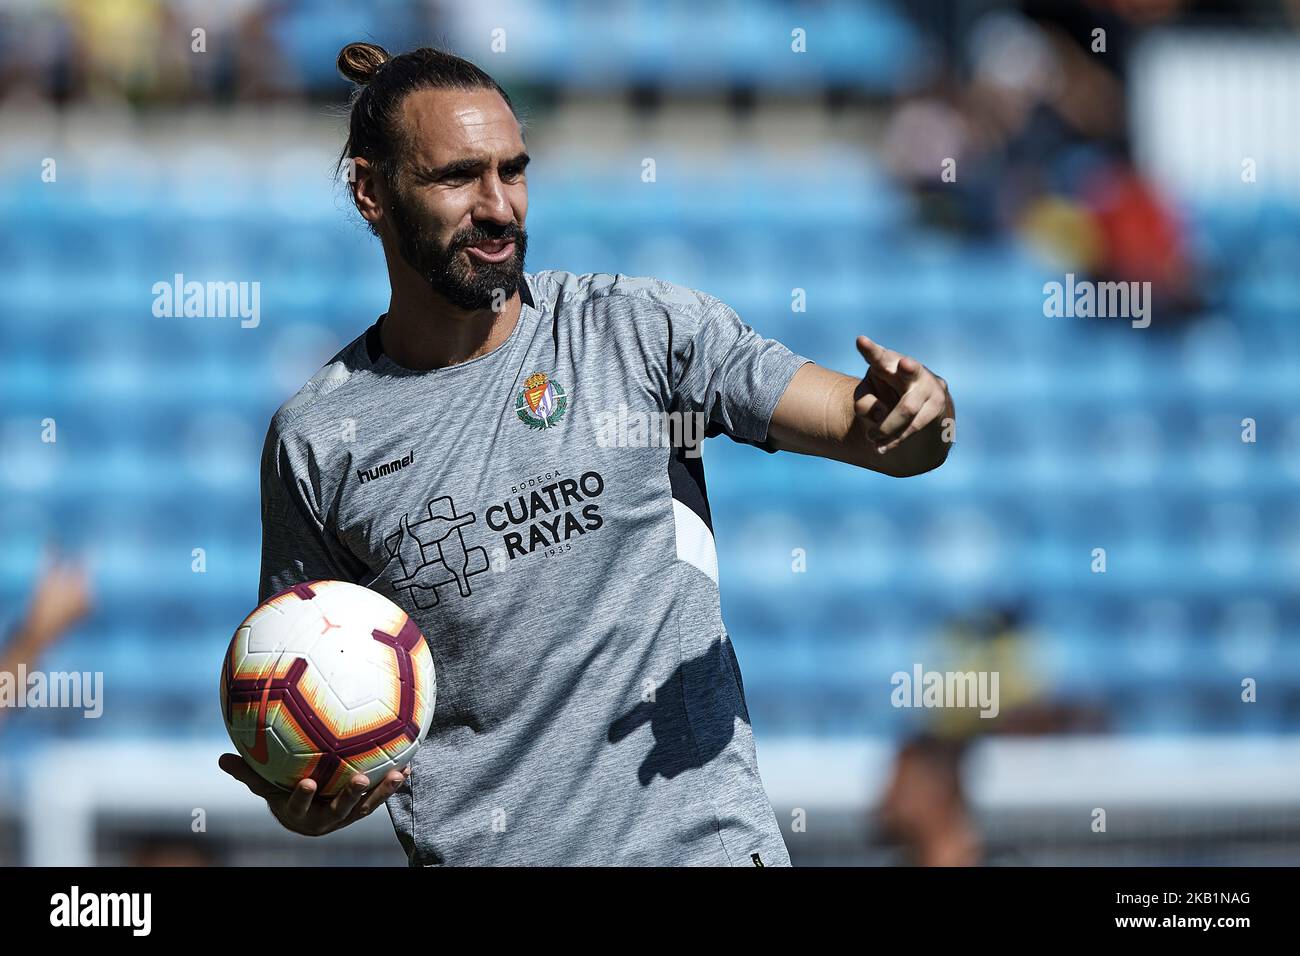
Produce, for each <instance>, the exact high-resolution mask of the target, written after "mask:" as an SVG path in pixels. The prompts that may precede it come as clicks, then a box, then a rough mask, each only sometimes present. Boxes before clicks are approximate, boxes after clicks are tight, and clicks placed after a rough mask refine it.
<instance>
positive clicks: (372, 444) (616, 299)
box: [259, 271, 809, 866]
mask: <svg viewBox="0 0 1300 956" xmlns="http://www.w3.org/2000/svg"><path fill="white" fill-rule="evenodd" d="M519 291H520V295H521V298H522V300H523V306H522V310H521V313H520V316H519V322H518V324H517V325H516V327H515V329H514V330H513V332H512V333H511V334H510V337H509V338H508V339H507V340H506V341H505V342H504V343H503V344H502V345H500V346H499V347H498V348H496V349H494V350H493V351H492V352H490V353H488V354H486V355H482V356H480V357H478V358H475V359H472V360H470V361H468V362H464V363H462V364H459V365H453V366H450V367H448V368H442V369H435V370H432V371H413V370H410V369H404V368H402V367H400V366H398V365H397V364H395V363H394V362H393V361H392V360H391V359H390V358H389V357H388V356H387V355H385V354H384V353H383V350H382V348H381V346H380V344H379V343H380V337H379V332H378V330H379V326H380V322H382V321H383V320H382V318H381V319H380V321H379V322H376V323H375V325H374V326H372V327H371V328H370V329H368V330H367V331H366V332H365V333H364V334H362V335H361V336H358V338H357V339H356V340H354V341H353V342H352V343H351V344H349V345H348V346H347V347H346V348H344V349H343V350H342V351H341V352H339V353H338V355H336V356H335V357H334V358H333V359H331V360H330V362H329V363H328V364H326V365H325V366H324V368H322V369H321V370H320V371H319V372H318V373H317V374H316V375H314V376H313V377H312V379H311V380H310V381H309V382H307V384H306V385H304V386H303V388H302V389H301V390H299V392H298V394H297V395H295V396H294V397H293V398H292V399H291V400H289V401H288V402H286V403H285V404H284V405H283V406H281V407H280V409H279V410H278V411H277V412H276V413H275V415H274V417H273V418H272V420H271V425H270V429H269V431H268V433H267V437H266V445H265V448H264V451H263V457H262V528H263V537H262V569H261V581H260V591H259V601H264V600H266V599H267V598H269V597H270V596H272V595H273V594H275V593H277V592H279V591H281V590H284V589H286V588H289V587H291V586H293V585H295V584H299V583H302V582H304V581H310V580H315V579H336V580H343V581H351V582H355V583H360V584H364V585H367V586H369V587H371V588H373V589H374V590H376V591H378V592H380V593H381V594H384V595H386V596H387V597H389V598H391V599H392V600H393V601H395V602H396V603H397V604H398V605H399V606H400V607H402V608H403V609H404V610H406V611H407V613H408V614H410V615H411V617H412V618H413V619H414V620H415V622H416V623H417V624H418V625H419V628H420V630H421V631H422V632H423V633H424V636H425V638H426V639H427V640H428V643H429V646H430V648H431V650H432V651H433V659H434V665H435V667H436V668H437V680H438V696H437V705H436V708H435V713H434V716H433V724H432V726H431V727H430V729H429V733H428V736H427V737H426V738H425V740H424V742H423V744H422V745H421V747H420V749H419V751H418V752H417V753H416V755H415V759H414V763H413V767H412V771H411V776H410V778H409V782H408V784H407V785H405V786H404V787H403V788H402V789H401V790H399V791H398V792H397V793H395V794H394V795H393V796H392V797H391V798H390V799H389V801H388V809H389V813H390V814H391V816H392V820H393V826H394V828H395V829H396V831H397V836H398V839H399V840H400V841H401V844H402V846H403V848H404V849H405V850H406V853H407V856H408V859H409V861H410V864H411V865H412V866H422V865H425V866H427V865H435V864H479V865H496V864H549V865H572V864H651V865H681V864H718V865H728V864H729V865H735V866H755V865H760V864H761V865H781V864H788V863H789V861H790V858H789V854H788V853H787V851H786V847H785V844H784V842H783V840H782V837H781V832H780V829H779V828H778V826H777V822H776V817H775V814H774V813H773V811H772V807H771V804H770V803H769V801H768V799H767V796H766V794H765V793H764V791H763V784H762V781H761V780H760V779H759V775H758V764H757V760H756V757H755V753H754V740H753V736H752V734H751V731H750V725H749V712H748V710H747V708H746V705H745V695H744V688H743V685H742V683H741V678H740V670H739V668H738V666H737V662H736V656H735V654H734V652H733V651H732V649H731V643H730V640H729V638H728V635H727V631H726V627H725V625H724V624H723V621H722V614H721V608H720V605H719V592H718V583H717V580H718V569H717V556H716V552H715V550H714V545H713V532H712V525H711V520H710V516H709V506H708V499H707V497H706V493H705V483H704V470H703V462H702V459H701V458H700V457H699V451H700V448H699V447H698V445H697V446H696V448H695V449H694V451H691V450H690V449H689V448H687V447H685V443H684V442H682V441H680V437H679V440H678V442H677V445H676V447H671V446H670V441H671V438H672V437H673V436H674V435H678V436H680V433H679V432H676V431H675V430H674V428H673V425H674V422H673V420H672V419H671V418H668V419H665V416H664V413H677V414H680V413H697V415H696V417H695V418H694V419H691V420H693V421H695V422H696V423H699V422H703V423H705V424H706V425H707V428H706V429H705V430H704V434H706V435H715V434H726V435H728V436H730V437H732V438H733V439H735V440H737V441H741V442H745V443H748V444H752V445H756V446H757V447H759V448H762V449H763V450H765V451H771V450H772V449H771V448H770V446H768V445H767V444H766V442H767V429H768V423H769V421H770V419H771V416H772V410H773V409H774V408H775V407H776V404H777V401H778V400H779V399H780V397H781V394H782V393H783V392H784V391H785V388H786V386H787V385H788V384H789V382H790V379H791V377H792V376H793V375H794V373H795V370H796V369H797V368H798V367H799V366H800V365H801V364H803V363H804V362H806V361H809V360H808V359H806V358H803V357H802V356H799V355H796V354H794V353H793V352H791V351H790V350H789V349H788V348H786V347H785V346H784V345H782V344H781V343H780V342H777V341H774V340H772V339H765V338H762V337H760V336H759V335H758V334H756V333H755V332H754V330H753V329H751V328H750V327H749V326H748V325H746V324H745V323H743V322H742V321H741V320H740V318H739V317H738V316H737V315H736V313H735V312H734V311H733V310H732V309H731V308H729V307H728V306H727V305H726V304H725V303H723V302H721V301H719V300H718V299H716V298H714V297H712V296H710V295H707V294H704V293H701V292H696V291H693V290H691V289H686V288H682V287H680V286H676V285H673V284H671V283H668V282H663V281H660V280H657V279H648V278H632V277H628V276H623V275H608V274H596V275H574V274H572V273H568V272H561V271H548V272H538V273H535V274H531V273H530V274H527V275H526V276H525V278H524V282H523V283H522V284H521V286H520V290H519ZM665 424H666V425H667V426H668V427H663V426H665ZM687 434H688V435H689V432H688V433H687Z"/></svg>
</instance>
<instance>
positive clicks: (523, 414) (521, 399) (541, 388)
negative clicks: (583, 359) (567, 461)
mask: <svg viewBox="0 0 1300 956" xmlns="http://www.w3.org/2000/svg"><path fill="white" fill-rule="evenodd" d="M568 407H569V396H568V395H567V394H566V393H565V391H564V386H563V385H561V384H560V383H559V382H557V381H555V380H554V379H551V378H547V376H546V373H545V372H534V373H533V374H532V375H530V376H528V378H527V379H525V380H524V384H523V385H522V386H521V387H520V389H519V396H518V397H517V398H516V399H515V414H516V415H518V416H519V420H520V421H521V422H523V423H524V424H525V425H527V426H528V427H529V428H552V427H554V426H555V425H556V424H558V423H559V421H560V419H561V418H563V417H564V412H565V409H567V408H568Z"/></svg>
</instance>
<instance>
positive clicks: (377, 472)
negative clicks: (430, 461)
mask: <svg viewBox="0 0 1300 956" xmlns="http://www.w3.org/2000/svg"><path fill="white" fill-rule="evenodd" d="M413 461H415V449H414V448H412V449H411V451H410V453H409V454H408V455H407V456H406V457H405V458H394V459H393V460H392V461H390V462H386V463H384V464H382V465H379V466H378V467H376V468H358V469H357V477H358V478H360V479H361V484H363V485H364V484H365V483H366V482H367V481H374V480H375V479H376V478H382V477H384V475H391V474H392V473H393V472H395V471H397V470H398V469H401V468H405V467H406V466H407V465H409V464H410V463H411V462H413Z"/></svg>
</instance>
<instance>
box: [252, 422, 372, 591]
mask: <svg viewBox="0 0 1300 956" xmlns="http://www.w3.org/2000/svg"><path fill="white" fill-rule="evenodd" d="M310 465H311V459H310V453H309V452H308V451H307V450H306V449H304V448H302V447H300V445H299V443H298V442H297V441H295V440H293V439H291V438H290V439H287V440H286V438H285V437H283V436H282V435H281V433H280V429H279V428H278V427H277V423H276V421H274V420H273V421H272V423H271V427H270V429H268V431H267V435H266V442H265V444H264V445H263V448H262V466H261V475H262V478H261V486H262V567H261V573H260V575H259V578H258V590H257V601H258V603H259V604H260V603H262V602H263V601H265V600H266V599H267V598H269V597H271V596H273V595H275V594H278V593H279V592H280V591H283V590H285V589H286V588H291V587H293V586H294V585H295V584H302V583H303V582H305V581H321V580H333V581H353V582H359V581H362V580H364V578H365V575H366V569H365V567H364V566H363V564H362V562H360V561H358V560H357V559H356V557H355V556H354V555H352V554H351V552H349V551H348V550H347V549H346V548H345V547H344V546H343V545H342V544H341V543H340V542H339V541H338V539H337V537H335V535H334V533H333V532H332V531H331V530H330V529H329V528H328V527H327V525H326V523H325V519H324V515H323V512H322V510H321V508H320V507H319V505H318V504H317V501H316V493H315V490H316V489H315V486H314V483H313V482H312V481H311V480H310V477H311V470H312V469H311V468H310Z"/></svg>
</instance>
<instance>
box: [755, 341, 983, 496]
mask: <svg viewBox="0 0 1300 956" xmlns="http://www.w3.org/2000/svg"><path fill="white" fill-rule="evenodd" d="M857 346H858V351H859V352H860V353H861V354H862V357H863V358H864V359H866V361H867V371H866V374H864V375H863V377H862V378H861V379H860V380H859V379H855V378H853V377H852V376H849V375H844V374H842V373H840V372H835V371H832V370H830V369H827V368H823V367H822V366H820V365H816V364H815V363H812V362H807V363H805V364H804V365H803V366H801V367H800V368H799V370H798V371H797V372H795V374H794V377H793V378H792V379H791V380H790V384H789V386H788V387H787V388H786V390H785V392H784V394H783V395H782V396H781V400H780V401H779V402H778V403H777V405H776V409H775V410H774V411H773V412H772V420H771V423H770V424H769V426H768V443H769V445H770V446H771V447H772V448H774V449H776V450H779V451H793V452H798V453H799V454H802V455H816V456H818V457H819V458H832V459H834V460H836V461H843V462H847V463H848V464H851V465H858V466H860V467H862V468H869V469H871V470H872V471H877V472H880V473H881V474H885V475H892V476H894V477H896V478H906V477H909V476H911V475H919V474H922V473H924V472H927V471H931V470H933V469H935V468H938V467H939V466H940V465H942V464H943V463H944V461H945V460H946V459H947V457H948V452H949V450H950V449H951V448H952V442H953V439H954V436H955V434H956V422H957V412H956V409H955V407H954V406H953V401H952V396H951V395H950V394H949V393H948V383H947V382H946V381H945V380H944V379H942V378H940V377H939V376H938V375H936V374H934V373H933V372H931V371H930V370H929V369H928V368H926V367H925V366H924V365H922V364H921V363H920V362H918V361H917V360H916V359H914V358H912V357H911V356H908V355H902V354H900V353H898V352H895V351H893V350H892V349H887V348H884V347H883V346H881V345H880V344H878V343H876V342H873V341H872V340H871V339H869V338H867V337H866V336H865V335H860V336H858V339H857Z"/></svg>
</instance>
